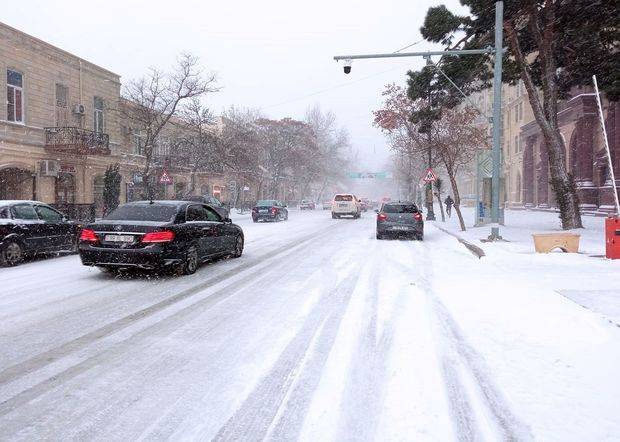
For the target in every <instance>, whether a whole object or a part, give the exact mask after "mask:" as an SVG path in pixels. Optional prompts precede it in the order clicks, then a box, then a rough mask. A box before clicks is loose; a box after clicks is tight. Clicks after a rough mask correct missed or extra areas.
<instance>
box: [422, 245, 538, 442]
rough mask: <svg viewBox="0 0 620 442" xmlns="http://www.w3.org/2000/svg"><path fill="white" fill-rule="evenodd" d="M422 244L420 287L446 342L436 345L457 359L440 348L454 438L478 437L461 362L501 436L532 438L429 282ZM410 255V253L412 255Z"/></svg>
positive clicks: (429, 265)
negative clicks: (460, 371) (452, 419)
mask: <svg viewBox="0 0 620 442" xmlns="http://www.w3.org/2000/svg"><path fill="white" fill-rule="evenodd" d="M424 248H425V249H426V253H425V256H426V257H427V259H422V260H421V262H422V265H421V271H420V275H419V277H420V281H421V284H420V288H421V289H422V290H421V291H422V292H423V293H424V294H426V296H427V297H428V299H429V302H430V303H431V305H432V307H433V314H434V316H435V318H436V320H437V322H438V325H439V326H440V328H441V330H442V332H443V333H442V335H443V338H442V341H443V343H445V344H446V345H445V346H444V345H441V346H440V347H441V348H445V347H448V348H449V349H450V350H451V351H450V352H451V353H452V354H454V355H456V356H457V357H458V358H459V360H458V361H454V360H453V359H451V358H450V357H449V356H448V351H446V350H445V349H444V350H443V351H442V355H441V358H442V371H443V376H444V380H445V382H446V387H447V389H448V401H449V404H450V409H451V410H452V414H453V418H454V423H455V426H456V435H457V437H458V439H459V440H464V441H469V440H480V439H482V435H481V433H480V428H479V426H478V423H477V422H476V416H475V412H474V409H473V407H472V405H471V401H470V399H468V394H467V390H466V388H465V387H464V385H463V382H462V380H461V379H460V378H461V375H459V373H458V370H457V368H456V367H457V366H459V365H461V366H462V367H463V369H465V370H467V372H468V374H469V375H470V376H471V377H472V378H473V379H474V380H475V382H476V386H477V388H478V390H479V394H480V398H479V399H481V401H482V402H483V403H484V404H485V408H486V409H487V411H488V412H489V414H490V416H492V417H493V419H494V421H495V424H496V426H497V429H498V430H499V431H500V432H501V438H502V440H507V441H521V440H532V439H533V437H532V434H531V431H530V429H529V427H528V426H527V425H525V424H524V423H523V422H521V421H520V419H519V418H518V417H517V416H516V415H515V414H514V413H513V412H512V410H511V409H510V407H509V405H508V403H507V401H506V399H505V398H504V397H503V395H502V394H501V392H500V390H499V389H498V387H497V386H496V385H495V383H494V382H493V380H492V379H493V378H492V376H491V374H490V370H489V369H488V368H487V367H486V365H485V362H484V358H483V357H482V356H481V355H480V354H479V353H478V352H476V350H475V349H474V348H473V347H472V346H471V345H470V344H469V343H468V342H467V341H466V340H465V338H464V337H463V333H462V331H461V330H460V327H459V326H458V325H457V323H456V321H455V320H454V319H453V318H452V315H450V313H449V312H448V310H447V309H446V307H445V306H444V305H443V303H442V302H441V301H440V299H439V297H438V296H437V293H436V292H435V289H434V288H433V283H432V281H433V277H434V273H433V265H432V260H433V259H432V258H433V256H432V251H431V246H430V245H429V244H424ZM442 252H444V253H450V252H451V251H450V250H449V249H443V250H442ZM412 258H414V257H413V256H412ZM438 344H439V343H438Z"/></svg>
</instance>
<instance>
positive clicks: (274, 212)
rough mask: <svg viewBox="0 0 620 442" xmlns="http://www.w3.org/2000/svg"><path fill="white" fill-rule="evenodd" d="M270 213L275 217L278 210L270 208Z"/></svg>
mask: <svg viewBox="0 0 620 442" xmlns="http://www.w3.org/2000/svg"><path fill="white" fill-rule="evenodd" d="M271 213H273V214H274V215H275V214H276V213H278V209H276V208H275V207H272V208H271Z"/></svg>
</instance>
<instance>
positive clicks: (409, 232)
mask: <svg viewBox="0 0 620 442" xmlns="http://www.w3.org/2000/svg"><path fill="white" fill-rule="evenodd" d="M376 212H377V239H383V238H384V237H386V236H388V235H390V236H407V237H411V238H415V239H418V240H420V241H421V240H423V239H424V221H423V220H422V213H421V212H420V210H419V209H418V207H417V206H416V205H415V204H414V203H410V202H407V201H398V202H395V201H392V202H389V203H384V204H383V205H382V206H381V210H377V211H376Z"/></svg>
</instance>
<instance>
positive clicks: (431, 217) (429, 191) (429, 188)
mask: <svg viewBox="0 0 620 442" xmlns="http://www.w3.org/2000/svg"><path fill="white" fill-rule="evenodd" d="M429 103H430V100H429ZM427 135H428V137H427V138H428V168H429V169H430V168H432V167H433V163H432V161H433V156H432V150H431V129H430V128H429V129H428V134H427ZM426 207H427V210H428V211H427V212H426V219H427V221H435V210H434V209H433V183H432V181H431V182H428V183H427V184H426Z"/></svg>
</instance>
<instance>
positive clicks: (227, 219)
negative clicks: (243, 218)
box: [224, 218, 232, 224]
mask: <svg viewBox="0 0 620 442" xmlns="http://www.w3.org/2000/svg"><path fill="white" fill-rule="evenodd" d="M224 222H225V223H226V224H231V223H232V219H230V218H224Z"/></svg>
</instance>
